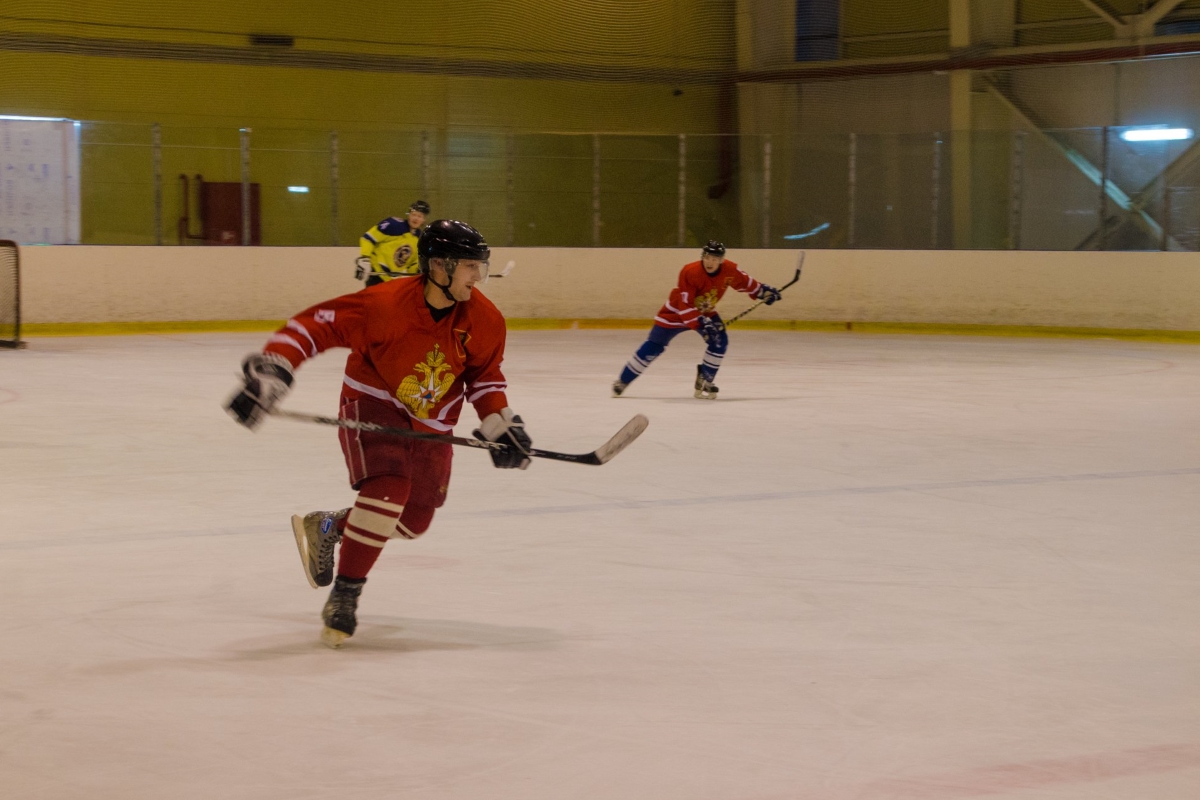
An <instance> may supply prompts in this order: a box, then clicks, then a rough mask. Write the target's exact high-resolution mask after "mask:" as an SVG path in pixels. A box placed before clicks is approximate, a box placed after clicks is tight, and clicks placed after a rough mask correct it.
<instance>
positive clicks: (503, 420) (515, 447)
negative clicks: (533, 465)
mask: <svg viewBox="0 0 1200 800" xmlns="http://www.w3.org/2000/svg"><path fill="white" fill-rule="evenodd" d="M475 438H476V439H481V440H483V441H485V442H500V443H501V444H503V445H504V447H503V448H499V447H496V448H492V449H490V450H489V451H488V452H490V453H491V454H492V464H493V465H494V466H496V467H499V468H500V469H525V468H526V467H528V466H529V450H530V448H531V447H533V440H532V439H530V438H529V434H528V433H526V432H525V423H524V422H522V421H521V418H520V417H518V416H517V415H516V414H514V413H513V411H512V409H511V408H506V409H504V410H502V411H500V413H498V414H488V415H487V416H486V417H484V419H483V422H482V423H480V425H479V427H478V428H476V429H475Z"/></svg>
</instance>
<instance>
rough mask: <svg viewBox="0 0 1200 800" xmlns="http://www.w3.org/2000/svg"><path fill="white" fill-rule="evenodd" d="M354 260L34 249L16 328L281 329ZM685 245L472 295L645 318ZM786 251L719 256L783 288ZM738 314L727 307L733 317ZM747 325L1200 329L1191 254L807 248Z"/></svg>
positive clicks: (510, 252) (548, 272) (582, 253)
mask: <svg viewBox="0 0 1200 800" xmlns="http://www.w3.org/2000/svg"><path fill="white" fill-rule="evenodd" d="M354 256H355V250H354V249H353V248H269V247H264V248H240V247H228V248H216V247H213V248H206V247H194V248H183V249H179V248H171V249H169V250H168V249H164V248H154V247H144V248H138V247H87V246H83V247H33V248H25V249H23V250H22V251H21V257H22V273H23V281H22V295H23V299H24V304H23V305H24V320H25V321H26V322H28V323H69V322H136V321H158V322H161V321H186V320H247V319H283V318H285V317H287V316H289V315H291V314H293V313H295V312H297V311H300V310H301V309H303V308H306V307H307V306H309V305H312V304H315V303H317V302H319V301H321V300H323V299H326V298H329V297H333V296H336V295H339V294H343V293H346V292H352V291H355V290H356V289H357V288H358V287H359V285H360V284H357V283H356V282H355V281H354V280H353V278H352V275H351V273H352V271H353V261H354ZM696 256H697V252H696V251H695V250H692V249H686V250H676V249H661V250H659V249H644V250H628V249H626V250H617V249H590V248H588V249H571V248H497V249H496V250H495V251H493V263H495V264H496V265H497V266H503V264H504V263H505V262H506V261H508V260H509V259H512V260H515V261H516V263H517V266H516V268H515V269H514V271H513V273H512V274H511V275H510V276H509V277H507V278H504V279H499V280H493V281H492V282H490V283H489V284H488V285H487V286H486V287H485V289H484V293H485V294H487V295H488V296H489V297H491V298H492V299H494V300H495V301H496V303H497V304H498V305H499V306H500V308H501V309H502V310H503V311H504V313H505V314H506V315H507V316H510V317H525V318H528V317H539V318H554V319H562V318H566V319H574V318H618V319H644V320H646V321H647V322H648V321H649V319H650V318H651V317H652V316H653V314H654V312H655V311H657V310H658V307H659V305H660V304H661V303H662V301H663V300H664V299H665V298H666V296H667V293H668V292H669V290H670V288H671V286H672V285H673V284H674V281H675V276H676V274H677V273H678V270H679V267H680V266H681V265H682V264H683V263H685V262H686V261H689V260H692V259H693V258H695V257H696ZM797 256H798V251H795V250H754V251H744V252H742V253H739V252H737V251H731V253H730V257H731V258H733V259H734V260H737V261H739V262H740V263H741V265H742V267H743V268H744V269H746V270H747V271H748V272H750V273H751V274H752V275H754V276H756V277H758V278H759V279H761V280H765V281H767V282H768V283H772V284H775V285H779V284H782V283H784V282H786V281H787V280H788V279H789V278H790V277H791V275H792V274H793V272H794V270H795V267H796V260H797ZM746 305H748V302H747V301H746V299H745V298H743V297H740V296H737V295H727V297H726V299H725V301H724V302H723V304H722V310H723V311H724V312H725V313H726V314H727V315H731V314H734V313H737V311H739V310H741V309H742V308H744V307H745V306H746ZM755 318H756V319H764V320H771V319H774V320H830V321H852V322H911V323H935V324H986V325H1022V326H1025V325H1052V326H1062V327H1097V328H1143V329H1161V330H1193V331H1194V330H1200V254H1197V253H1045V252H987V251H971V252H961V251H960V252H955V251H870V250H814V251H811V252H809V253H808V256H807V260H806V262H805V264H804V276H803V278H802V280H801V282H800V283H799V284H798V285H797V286H796V287H795V289H793V290H792V291H790V292H789V293H788V294H787V295H786V300H785V301H784V302H782V303H780V304H777V305H776V306H773V307H765V306H764V307H762V308H760V309H759V310H758V311H756V312H755Z"/></svg>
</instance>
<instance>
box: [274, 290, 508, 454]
mask: <svg viewBox="0 0 1200 800" xmlns="http://www.w3.org/2000/svg"><path fill="white" fill-rule="evenodd" d="M505 334H506V331H505V327H504V317H503V316H502V315H501V314H500V311H499V309H497V308H496V306H495V305H493V304H492V301H490V300H488V299H487V298H486V297H484V296H483V293H482V292H480V291H479V289H478V288H475V289H474V290H473V291H472V294H471V299H470V300H468V301H467V302H464V303H458V304H457V305H455V306H454V307H453V309H452V310H451V311H450V313H449V314H448V315H447V316H445V317H443V318H442V319H441V320H440V321H438V322H434V320H433V315H432V314H431V313H430V311H429V307H428V306H426V305H425V280H424V279H423V278H420V277H413V278H401V279H398V280H393V281H388V282H387V283H381V284H379V285H377V286H372V287H370V288H367V289H363V290H362V291H360V292H355V293H354V294H348V295H344V296H342V297H338V298H335V299H333V300H329V301H327V302H324V303H319V304H317V305H315V306H313V307H312V308H310V309H308V310H307V311H304V312H302V313H300V314H297V315H296V316H294V317H292V318H291V319H290V320H288V322H287V325H285V326H284V327H282V328H280V329H279V330H278V331H276V332H275V335H273V336H272V337H271V338H270V340H269V341H268V342H267V346H266V347H265V348H263V349H264V351H265V352H268V353H277V354H278V355H281V356H283V357H284V358H286V359H287V360H288V361H289V362H291V364H292V366H293V367H297V366H299V365H300V364H301V363H302V362H304V361H305V360H306V359H308V358H311V357H313V356H315V355H316V354H317V353H321V352H324V351H325V350H328V349H329V348H331V347H349V348H350V351H351V352H350V357H349V358H348V359H347V360H346V374H345V376H344V378H343V379H342V384H343V385H342V397H343V398H344V399H347V400H355V399H358V398H360V397H363V396H367V397H374V398H376V399H379V400H383V401H385V402H390V403H392V404H393V405H395V406H396V407H397V408H398V409H400V410H401V411H404V412H405V413H407V414H408V416H409V418H410V420H411V421H412V424H413V428H414V429H416V430H428V431H432V432H435V433H449V432H450V431H451V430H453V428H454V424H455V423H456V422H458V415H459V413H460V412H461V411H462V407H463V401H464V400H466V401H468V402H470V403H472V404H473V405H474V406H475V410H476V411H477V412H478V413H479V417H480V419H482V418H483V417H486V416H487V415H488V414H492V413H494V412H497V411H500V410H501V409H502V408H504V407H505V406H507V405H508V398H507V397H505V394H504V390H505V389H506V388H508V384H507V383H506V382H505V380H504V375H503V373H502V372H501V371H500V362H501V361H502V360H503V358H504V340H505Z"/></svg>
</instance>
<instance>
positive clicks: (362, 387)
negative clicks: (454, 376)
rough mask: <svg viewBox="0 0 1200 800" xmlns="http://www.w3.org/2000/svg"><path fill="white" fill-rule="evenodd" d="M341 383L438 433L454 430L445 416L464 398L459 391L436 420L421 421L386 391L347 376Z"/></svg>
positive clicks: (462, 393) (343, 377)
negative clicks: (392, 407) (388, 405)
mask: <svg viewBox="0 0 1200 800" xmlns="http://www.w3.org/2000/svg"><path fill="white" fill-rule="evenodd" d="M342 383H344V384H346V385H347V386H349V387H350V388H351V389H357V390H358V391H360V392H362V393H363V394H365V395H369V396H370V397H374V398H376V399H379V400H387V401H388V402H390V403H391V404H392V405H394V406H395V407H396V408H398V409H400V410H401V411H403V412H404V413H405V414H408V416H409V418H410V419H413V420H415V421H417V422H419V423H421V424H422V425H425V426H426V427H429V428H433V429H434V430H435V431H437V432H439V433H450V432H451V431H453V430H454V426H453V425H449V424H447V423H446V421H445V420H446V415H447V414H449V413H450V410H451V409H453V408H454V407H455V406H456V405H458V404H459V403H461V402H462V400H463V396H464V392H462V391H460V392H459V393H458V396H457V397H455V398H454V399H453V400H451V401H450V402H449V403H447V404H446V406H445V408H443V409H442V410H441V412H440V413H439V414H438V415H437V418H436V419H422V418H421V417H418V416H417V415H416V414H414V413H412V412H411V411H409V410H408V406H406V405H404V404H403V403H401V402H400V401H399V400H397V399H396V398H394V397H392V396H391V395H390V394H388V393H387V390H386V389H377V388H376V387H374V386H369V385H367V384H365V383H363V382H361V381H356V380H354V379H353V378H351V377H350V376H349V375H343V376H342Z"/></svg>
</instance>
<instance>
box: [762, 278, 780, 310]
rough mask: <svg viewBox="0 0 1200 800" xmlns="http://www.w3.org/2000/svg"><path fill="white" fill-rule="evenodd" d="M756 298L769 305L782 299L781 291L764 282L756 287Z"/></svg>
mask: <svg viewBox="0 0 1200 800" xmlns="http://www.w3.org/2000/svg"><path fill="white" fill-rule="evenodd" d="M758 299H759V300H762V301H763V302H764V303H766V304H767V305H771V304H772V303H774V302H775V301H776V300H782V299H783V292H781V291H779V290H778V289H776V288H775V287H774V286H767V285H766V284H765V283H764V284H762V285H761V286H759V287H758Z"/></svg>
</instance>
